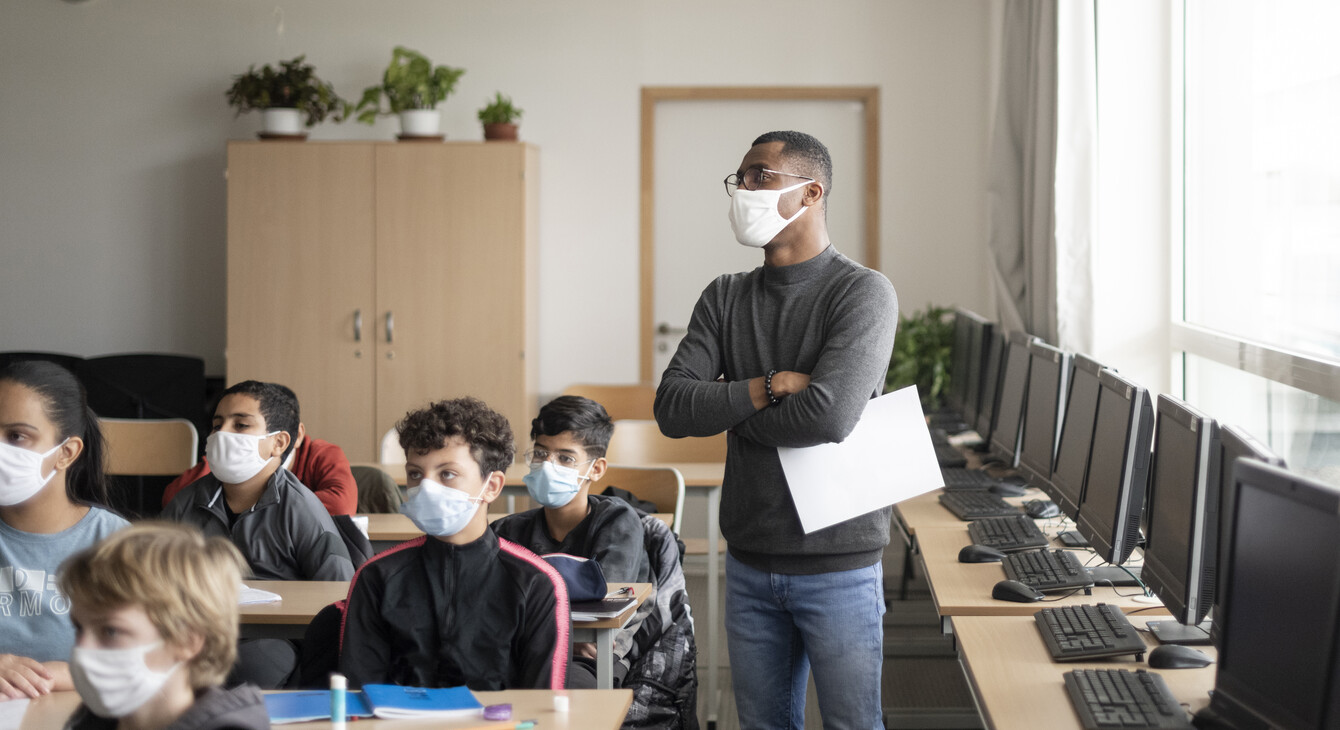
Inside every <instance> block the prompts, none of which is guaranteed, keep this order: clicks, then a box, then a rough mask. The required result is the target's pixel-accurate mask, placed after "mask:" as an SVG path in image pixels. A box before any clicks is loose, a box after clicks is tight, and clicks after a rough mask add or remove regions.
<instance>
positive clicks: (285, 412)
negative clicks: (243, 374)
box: [214, 380, 302, 463]
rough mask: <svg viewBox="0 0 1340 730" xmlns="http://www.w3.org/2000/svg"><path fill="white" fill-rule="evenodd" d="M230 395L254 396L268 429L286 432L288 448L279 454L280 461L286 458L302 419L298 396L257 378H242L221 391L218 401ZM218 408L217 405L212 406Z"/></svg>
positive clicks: (278, 385) (295, 440)
mask: <svg viewBox="0 0 1340 730" xmlns="http://www.w3.org/2000/svg"><path fill="white" fill-rule="evenodd" d="M230 395H245V396H249V397H251V398H255V399H256V402H257V403H259V404H260V409H261V418H264V419H265V428H266V430H268V431H284V432H285V433H287V434H288V448H287V449H284V453H283V454H281V455H280V462H281V463H282V462H283V460H284V459H287V458H288V455H289V453H290V452H292V451H293V447H294V445H295V444H297V442H298V424H299V423H300V422H301V421H302V418H301V416H300V413H299V411H298V396H297V394H295V393H294V392H293V391H292V390H290V389H289V388H288V387H286V386H283V385H280V384H278V383H263V382H261V381H259V380H243V381H242V382H240V383H237V384H236V385H234V386H232V387H231V388H229V389H227V390H225V391H223V395H220V396H219V402H223V399H224V398H227V397H228V396H230ZM214 408H215V410H218V405H215V406H214Z"/></svg>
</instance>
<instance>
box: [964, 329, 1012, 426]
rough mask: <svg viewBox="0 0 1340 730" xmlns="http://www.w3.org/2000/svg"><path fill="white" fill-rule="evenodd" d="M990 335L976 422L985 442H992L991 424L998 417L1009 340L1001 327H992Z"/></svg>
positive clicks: (984, 339)
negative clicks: (1001, 381)
mask: <svg viewBox="0 0 1340 730" xmlns="http://www.w3.org/2000/svg"><path fill="white" fill-rule="evenodd" d="M992 330H993V331H992V332H991V334H990V335H989V336H988V337H985V338H983V340H982V341H983V343H984V346H985V347H986V357H985V358H984V359H985V366H984V367H985V369H984V370H983V371H982V392H981V394H980V397H979V401H980V404H979V407H978V409H977V421H976V423H970V425H974V426H976V428H977V435H978V436H981V437H982V443H983V444H990V443H991V424H992V422H993V421H994V420H995V417H996V401H997V400H999V399H1000V363H1001V362H1002V361H1003V360H1004V359H1005V348H1006V346H1007V344H1008V343H1007V340H1006V339H1005V336H1004V335H1003V334H1001V331H1000V328H999V327H994V328H992Z"/></svg>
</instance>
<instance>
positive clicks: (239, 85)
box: [227, 55, 349, 127]
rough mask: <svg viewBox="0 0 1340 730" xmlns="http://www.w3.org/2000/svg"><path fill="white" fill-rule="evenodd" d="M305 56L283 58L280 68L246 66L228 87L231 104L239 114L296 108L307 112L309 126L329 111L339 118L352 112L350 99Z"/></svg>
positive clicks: (313, 124)
mask: <svg viewBox="0 0 1340 730" xmlns="http://www.w3.org/2000/svg"><path fill="white" fill-rule="evenodd" d="M305 58H306V56H305V55H304V56H298V57H297V58H294V59H293V60H291V61H280V62H279V68H278V69H275V68H272V67H271V66H270V64H268V63H267V64H265V65H264V66H261V68H260V70H259V71H257V70H256V67H255V66H250V67H248V68H247V72H246V73H244V74H238V75H237V76H234V77H233V85H232V86H231V87H229V88H228V94H227V96H228V105H229V106H231V107H233V108H235V109H237V115H238V116H241V115H242V114H243V113H244V112H249V111H253V110H256V109H280V108H283V109H297V110H298V111H300V112H303V113H304V114H306V115H307V126H308V127H312V126H315V125H316V124H317V123H318V122H321V121H323V120H324V119H325V118H326V116H327V115H333V116H332V119H333V120H334V121H336V122H339V121H343V119H344V117H345V116H347V115H348V114H349V103H348V102H346V101H345V100H344V99H341V98H340V97H339V95H338V94H336V93H335V87H333V86H331V85H330V84H328V83H326V82H324V81H322V80H321V79H319V78H317V76H316V69H315V68H314V67H313V66H312V65H311V64H310V63H303V60H304V59H305Z"/></svg>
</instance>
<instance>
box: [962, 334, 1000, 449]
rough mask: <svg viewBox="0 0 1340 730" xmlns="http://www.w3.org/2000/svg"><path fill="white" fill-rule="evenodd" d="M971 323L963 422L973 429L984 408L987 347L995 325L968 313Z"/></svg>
mask: <svg viewBox="0 0 1340 730" xmlns="http://www.w3.org/2000/svg"><path fill="white" fill-rule="evenodd" d="M966 314H967V315H968V323H969V327H968V329H969V333H968V335H969V337H968V363H967V372H966V374H967V392H966V393H964V400H963V422H964V423H966V424H968V427H969V428H972V426H973V425H974V424H976V423H977V413H978V411H980V410H981V407H982V379H983V378H984V377H985V375H984V371H985V370H986V353H987V350H986V348H987V346H988V344H989V343H990V341H991V333H992V332H993V331H995V325H994V324H992V323H991V322H988V321H987V320H986V318H985V317H982V316H980V315H978V314H975V313H973V312H966Z"/></svg>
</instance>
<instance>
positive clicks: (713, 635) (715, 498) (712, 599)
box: [707, 485, 721, 727]
mask: <svg viewBox="0 0 1340 730" xmlns="http://www.w3.org/2000/svg"><path fill="white" fill-rule="evenodd" d="M720 517H721V486H720V485H717V486H715V487H713V488H712V490H711V491H710V492H708V493H707V655H708V660H707V724H708V727H716V722H717V717H718V716H719V715H720V710H721V698H720V697H719V696H718V695H717V666H718V665H719V664H720V661H719V659H720V657H721V651H720V649H719V647H720V646H721V644H720V637H719V636H718V635H717V633H718V632H717V626H718V625H719V624H720V623H721V621H720V617H719V616H718V611H719V609H718V607H719V606H720V605H721V559H720V550H721V539H720V536H721V521H720Z"/></svg>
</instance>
